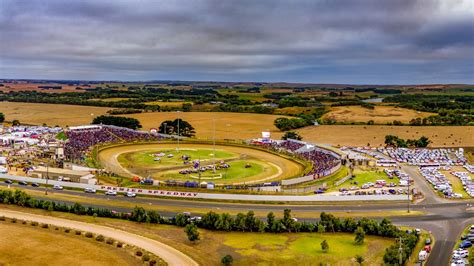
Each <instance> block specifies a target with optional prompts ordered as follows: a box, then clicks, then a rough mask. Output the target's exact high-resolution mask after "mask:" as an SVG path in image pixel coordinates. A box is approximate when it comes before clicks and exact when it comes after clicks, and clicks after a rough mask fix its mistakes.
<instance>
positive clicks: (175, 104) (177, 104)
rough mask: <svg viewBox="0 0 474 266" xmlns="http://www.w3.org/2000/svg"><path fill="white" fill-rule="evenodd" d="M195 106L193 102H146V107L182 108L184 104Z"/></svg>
mask: <svg viewBox="0 0 474 266" xmlns="http://www.w3.org/2000/svg"><path fill="white" fill-rule="evenodd" d="M185 103H188V104H193V103H192V102H160V101H156V102H146V103H145V104H146V105H159V106H160V107H181V106H183V104H185Z"/></svg>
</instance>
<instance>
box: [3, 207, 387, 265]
mask: <svg viewBox="0 0 474 266" xmlns="http://www.w3.org/2000/svg"><path fill="white" fill-rule="evenodd" d="M6 208H8V209H15V210H22V211H25V212H31V213H36V214H43V215H52V216H55V217H61V218H66V219H72V220H79V221H83V222H89V223H95V224H99V225H104V226H109V227H113V228H117V229H121V230H126V231H128V232H131V233H135V234H139V235H142V236H145V237H148V238H151V239H155V240H158V241H161V242H163V243H165V244H168V245H170V246H172V247H174V248H176V249H178V250H180V251H182V252H184V253H185V254H187V255H189V256H191V257H192V258H194V259H195V260H197V261H199V262H200V263H201V264H202V265H219V263H220V260H221V258H222V257H223V256H225V255H227V254H230V255H232V256H233V258H234V264H233V265H292V264H300V265H319V262H325V263H330V264H331V265H352V264H353V261H352V260H353V257H354V256H355V255H362V256H363V257H364V258H365V261H366V265H380V264H381V263H382V257H383V254H384V252H385V249H386V248H387V247H388V246H389V245H391V244H393V242H394V240H393V239H390V238H382V237H372V236H366V237H365V244H364V245H361V246H357V245H354V244H353V242H354V235H352V234H344V233H336V234H332V233H323V234H319V233H296V234H290V233H285V234H269V233H239V232H216V231H207V230H199V231H200V233H201V240H200V241H198V242H197V243H194V244H193V243H191V242H190V241H189V240H187V238H186V234H185V233H184V232H183V228H181V227H176V226H169V225H153V224H147V223H141V224H140V223H134V222H129V221H124V220H118V219H107V218H93V217H90V216H78V215H73V214H69V213H57V212H47V211H43V210H37V209H24V208H19V207H15V206H6ZM323 239H326V240H327V241H328V243H329V251H328V252H327V253H323V252H321V245H320V243H321V241H322V240H323Z"/></svg>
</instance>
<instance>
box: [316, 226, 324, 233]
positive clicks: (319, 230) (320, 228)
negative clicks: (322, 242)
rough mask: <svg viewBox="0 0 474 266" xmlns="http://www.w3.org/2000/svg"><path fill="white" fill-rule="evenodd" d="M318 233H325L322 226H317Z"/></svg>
mask: <svg viewBox="0 0 474 266" xmlns="http://www.w3.org/2000/svg"><path fill="white" fill-rule="evenodd" d="M317 232H318V233H324V232H326V229H325V228H324V225H322V224H318V231H317Z"/></svg>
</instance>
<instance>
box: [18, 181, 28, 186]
mask: <svg viewBox="0 0 474 266" xmlns="http://www.w3.org/2000/svg"><path fill="white" fill-rule="evenodd" d="M18 185H20V186H28V183H27V182H25V181H18Z"/></svg>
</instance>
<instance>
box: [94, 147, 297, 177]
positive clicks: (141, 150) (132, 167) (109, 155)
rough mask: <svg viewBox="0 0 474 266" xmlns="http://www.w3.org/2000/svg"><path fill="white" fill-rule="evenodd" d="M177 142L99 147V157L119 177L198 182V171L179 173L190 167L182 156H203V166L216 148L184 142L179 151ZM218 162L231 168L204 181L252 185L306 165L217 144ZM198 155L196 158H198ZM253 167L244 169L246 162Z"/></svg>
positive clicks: (291, 173)
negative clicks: (150, 177) (100, 148)
mask: <svg viewBox="0 0 474 266" xmlns="http://www.w3.org/2000/svg"><path fill="white" fill-rule="evenodd" d="M176 148H177V144H176V143H163V144H160V143H154V144H135V145H133V144H130V145H121V146H112V147H108V148H105V149H103V150H100V152H99V155H98V160H99V161H100V163H101V165H102V166H103V167H104V168H105V169H107V170H108V171H111V172H114V173H116V174H118V175H120V176H125V177H133V176H141V177H146V176H148V175H151V176H152V177H153V178H154V179H158V180H162V181H164V180H169V179H172V180H181V181H186V180H190V181H197V180H198V175H197V174H188V175H183V174H179V173H178V172H179V171H180V170H183V169H189V168H190V167H191V166H190V165H184V164H183V163H182V160H181V159H179V158H180V157H181V156H182V155H184V154H186V155H191V161H192V160H195V159H201V162H202V164H203V165H205V164H210V163H212V161H213V160H214V159H213V155H212V154H213V152H214V148H213V145H212V144H196V143H181V144H180V151H179V152H177V151H176ZM215 150H216V152H215V154H216V161H220V160H223V161H224V162H226V163H228V164H229V165H230V168H227V169H221V170H218V171H216V173H213V172H212V171H208V172H204V173H202V174H201V178H202V179H201V180H202V181H209V182H211V181H212V182H214V183H216V184H243V183H246V184H249V183H261V182H269V181H276V180H283V179H288V178H292V177H297V176H301V175H302V174H303V170H304V166H303V165H302V164H300V163H298V162H296V161H293V160H290V159H287V158H284V157H282V156H278V155H275V154H272V153H269V152H265V151H262V150H258V149H252V148H247V147H240V146H231V145H229V146H228V145H222V144H219V145H216V146H215ZM160 152H163V153H165V154H166V155H167V154H170V153H172V154H173V158H167V156H163V157H161V160H160V162H157V161H154V157H153V154H154V153H160ZM196 157H197V158H196ZM247 163H248V164H250V165H251V167H250V168H245V164H247Z"/></svg>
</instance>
